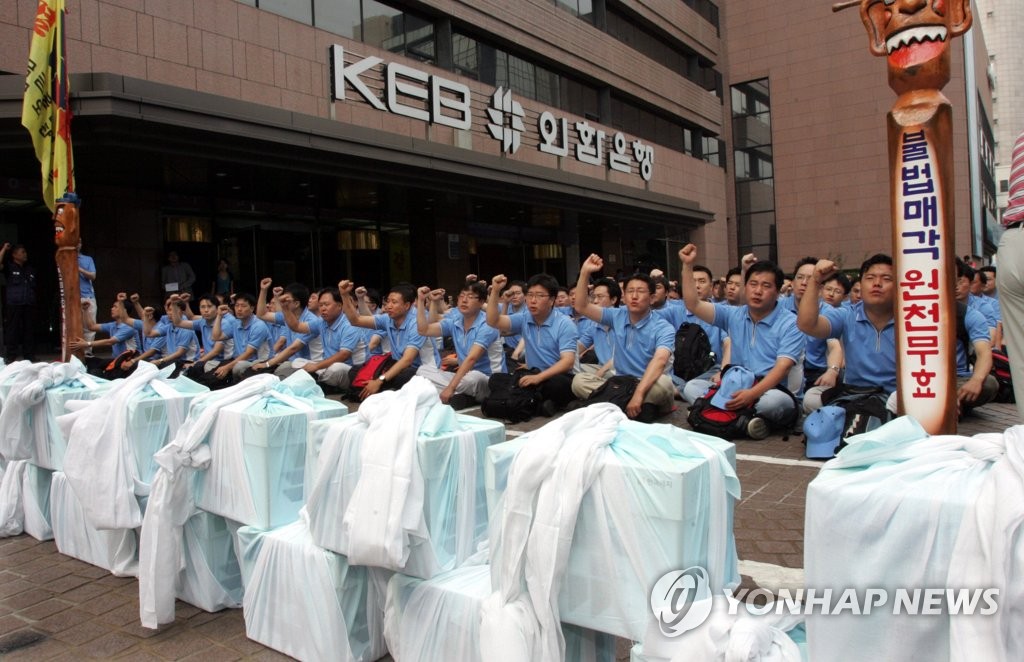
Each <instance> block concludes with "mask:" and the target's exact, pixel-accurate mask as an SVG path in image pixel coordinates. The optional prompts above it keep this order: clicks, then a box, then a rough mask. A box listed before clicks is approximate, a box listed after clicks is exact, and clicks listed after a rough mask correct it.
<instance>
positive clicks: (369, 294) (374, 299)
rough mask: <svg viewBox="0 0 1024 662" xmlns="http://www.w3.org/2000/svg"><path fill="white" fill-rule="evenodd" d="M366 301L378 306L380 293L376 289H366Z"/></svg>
mask: <svg viewBox="0 0 1024 662" xmlns="http://www.w3.org/2000/svg"><path fill="white" fill-rule="evenodd" d="M366 300H367V301H369V302H370V303H372V304H374V305H375V306H379V305H380V292H379V291H378V290H377V288H376V287H368V288H366Z"/></svg>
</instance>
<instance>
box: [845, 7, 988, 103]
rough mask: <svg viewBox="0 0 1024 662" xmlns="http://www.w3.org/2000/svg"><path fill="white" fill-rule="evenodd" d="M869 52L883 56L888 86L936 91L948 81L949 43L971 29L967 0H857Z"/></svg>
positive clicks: (904, 89) (898, 89) (899, 89)
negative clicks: (869, 46)
mask: <svg viewBox="0 0 1024 662" xmlns="http://www.w3.org/2000/svg"><path fill="white" fill-rule="evenodd" d="M860 18H861V20H862V21H864V27H866V28H867V31H868V40H869V41H870V43H871V52H872V53H873V54H875V55H879V56H885V57H886V59H887V61H888V64H889V87H891V88H892V89H893V90H895V91H896V93H897V94H903V93H904V92H908V91H910V90H923V89H929V88H930V89H936V90H941V89H942V88H943V87H944V86H945V85H946V83H948V82H949V57H950V56H949V45H950V40H952V38H953V37H958V36H960V35H962V34H964V33H965V32H967V30H968V29H969V28H970V27H971V3H970V0H861V3H860Z"/></svg>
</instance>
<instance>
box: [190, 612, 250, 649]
mask: <svg viewBox="0 0 1024 662" xmlns="http://www.w3.org/2000/svg"><path fill="white" fill-rule="evenodd" d="M232 611H236V612H241V610H240V609H237V610H232ZM239 629H241V630H243V631H244V630H245V622H244V620H243V619H242V618H241V613H239V615H238V617H236V616H234V615H233V614H224V613H222V614H221V615H220V617H219V618H215V619H213V620H211V621H209V622H207V623H203V624H202V625H200V626H198V627H196V628H195V630H196V631H197V632H199V633H201V634H202V635H203V636H205V637H208V638H209V639H211V640H212V641H216V642H223V641H226V640H228V639H231V638H232V637H233V636H234V635H235V634H237V633H238V631H239Z"/></svg>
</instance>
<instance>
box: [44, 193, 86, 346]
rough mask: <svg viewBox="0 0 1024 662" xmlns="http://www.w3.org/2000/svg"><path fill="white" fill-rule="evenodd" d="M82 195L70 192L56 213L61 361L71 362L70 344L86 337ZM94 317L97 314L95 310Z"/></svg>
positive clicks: (54, 230) (55, 236) (57, 204)
mask: <svg viewBox="0 0 1024 662" xmlns="http://www.w3.org/2000/svg"><path fill="white" fill-rule="evenodd" d="M78 202H79V200H78V196H77V195H75V194H74V193H67V194H65V195H64V197H62V198H60V199H59V200H57V203H56V206H55V209H54V211H53V239H54V242H55V243H56V244H57V256H56V257H57V277H58V281H59V283H60V313H61V315H60V317H61V326H60V346H61V353H60V358H61V361H68V360H70V359H71V355H72V354H73V352H72V351H71V350H70V349H69V348H68V341H69V340H71V339H73V338H81V337H82V307H81V304H80V302H81V299H82V295H81V288H80V287H79V283H78V246H79V244H80V243H81V242H80V234H79V226H78ZM92 313H93V315H95V314H96V311H95V310H94V311H92ZM79 358H81V356H79Z"/></svg>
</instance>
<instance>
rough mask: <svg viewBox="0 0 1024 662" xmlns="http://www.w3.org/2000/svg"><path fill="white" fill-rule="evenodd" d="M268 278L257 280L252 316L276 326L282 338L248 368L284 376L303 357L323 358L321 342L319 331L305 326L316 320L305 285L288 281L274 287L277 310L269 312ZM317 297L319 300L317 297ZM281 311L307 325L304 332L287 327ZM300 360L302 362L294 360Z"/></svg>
mask: <svg viewBox="0 0 1024 662" xmlns="http://www.w3.org/2000/svg"><path fill="white" fill-rule="evenodd" d="M272 282H273V281H271V279H269V278H264V279H263V280H262V281H260V294H259V297H258V298H257V299H256V316H257V317H259V318H260V319H261V320H263V321H264V322H266V323H267V324H268V325H277V326H278V327H280V329H281V330H282V331H281V332H282V335H283V336H284V338H285V345H284V347H283V348H281V350H280V351H278V352H275V353H274V355H273V356H271V357H269V358H267V360H266V361H264V362H263V363H257V364H255V365H253V367H252V371H253V372H255V373H260V372H270V371H273V372H274V374H275V375H277V376H278V377H287V376H288V375H290V374H292V373H293V372H295V371H296V370H298V369H299V368H301V367H302V366H303V365H304V364H305V362H306V361H310V360H312V361H322V360H323V358H324V346H323V341H322V340H321V339H320V333H319V332H318V331H316V330H314V329H311V328H309V325H310V324H312V325H314V326H316V325H317V320H318V319H320V318H319V317H317V315H316V314H315V313H313V312H312V311H311V310H310V309H309V308H308V306H307V304H308V303H309V289H308V288H307V287H306V286H305V285H303V284H301V283H292V284H290V285H288V286H287V287H284V288H274V302H275V303H276V306H275V307H276V308H277V310H276V312H271V311H270V310H269V307H268V306H267V290H269V289H270V285H271V284H272ZM317 301H318V302H319V298H318V299H317ZM285 311H287V312H288V313H289V314H290V315H292V316H293V317H296V318H297V319H298V320H299V321H301V322H304V323H305V324H306V325H307V327H306V329H307V330H306V332H305V333H297V332H296V331H295V330H294V329H292V328H290V327H289V325H288V324H287V322H286V316H285ZM300 360H301V361H302V363H296V361H300Z"/></svg>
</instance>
